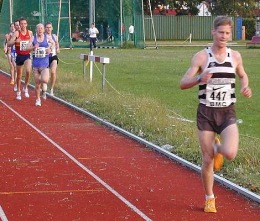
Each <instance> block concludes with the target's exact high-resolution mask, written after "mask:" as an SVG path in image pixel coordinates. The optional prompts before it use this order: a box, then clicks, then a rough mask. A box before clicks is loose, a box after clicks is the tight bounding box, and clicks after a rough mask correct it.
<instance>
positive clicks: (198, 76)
mask: <svg viewBox="0 0 260 221" xmlns="http://www.w3.org/2000/svg"><path fill="white" fill-rule="evenodd" d="M196 80H197V81H198V83H200V82H201V76H200V75H197V76H196Z"/></svg>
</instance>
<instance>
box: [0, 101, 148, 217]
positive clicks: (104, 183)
mask: <svg viewBox="0 0 260 221" xmlns="http://www.w3.org/2000/svg"><path fill="white" fill-rule="evenodd" d="M0 102H1V103H2V104H4V105H5V106H6V107H7V108H8V109H9V110H11V111H12V112H13V113H14V114H15V115H17V116H18V117H19V118H20V119H22V120H23V121H24V122H25V123H27V124H28V125H29V126H30V127H32V128H33V129H34V130H36V131H37V132H38V133H39V134H40V135H42V136H43V137H44V138H45V139H46V140H48V141H49V142H50V143H51V144H53V145H54V146H55V147H56V148H57V149H59V150H60V151H61V152H62V153H64V154H65V155H66V156H67V157H68V158H70V159H71V160H72V161H73V162H74V163H76V164H77V165H78V166H79V167H80V168H82V169H83V170H84V171H86V172H87V173H88V174H89V175H91V176H92V177H93V178H94V179H95V180H97V181H98V182H99V183H100V184H102V185H103V186H104V187H105V188H106V189H108V190H109V191H110V192H111V193H113V194H114V195H115V196H116V197H117V198H119V199H120V200H121V201H122V202H123V203H124V204H126V205H127V206H128V207H130V208H131V209H132V210H133V211H134V212H136V213H137V214H138V215H139V216H141V217H142V218H143V219H144V220H147V221H151V220H152V219H150V218H149V217H148V216H146V215H145V214H144V213H143V212H142V211H140V210H139V209H138V208H137V207H136V206H135V205H133V204H132V203H131V202H129V201H128V200H127V199H126V198H124V197H123V196H122V195H120V194H119V193H118V192H117V191H116V190H114V189H113V188H112V187H111V186H109V185H108V184H107V183H106V182H105V181H103V180H102V179H101V178H99V177H98V176H97V175H96V174H95V173H93V172H92V171H91V170H89V169H88V168H87V167H85V166H84V165H83V164H82V163H80V162H79V161H78V160H77V159H76V158H75V157H73V156H72V155H70V154H69V153H68V152H67V151H66V150H64V149H63V148H62V147H61V146H60V145H58V144H57V143H55V142H54V141H53V140H52V139H50V138H49V137H48V136H47V135H45V134H44V133H43V132H42V131H41V130H39V129H38V128H37V127H35V126H34V125H33V124H31V123H30V122H29V121H28V120H26V119H25V118H24V117H23V116H21V115H20V114H19V113H18V112H16V111H15V110H14V109H12V108H11V107H10V106H8V104H6V103H5V102H3V101H2V100H1V99H0ZM4 221H6V220H4Z"/></svg>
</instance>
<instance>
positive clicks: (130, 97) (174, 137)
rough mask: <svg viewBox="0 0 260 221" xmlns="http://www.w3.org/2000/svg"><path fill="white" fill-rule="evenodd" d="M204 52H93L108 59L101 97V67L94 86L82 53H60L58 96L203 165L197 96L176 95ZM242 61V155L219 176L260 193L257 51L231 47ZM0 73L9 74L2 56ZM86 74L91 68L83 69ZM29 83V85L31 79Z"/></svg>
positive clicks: (188, 49)
mask: <svg viewBox="0 0 260 221" xmlns="http://www.w3.org/2000/svg"><path fill="white" fill-rule="evenodd" d="M203 47H204V46H203V45H201V46H197V47H195V46H194V47H190V45H189V46H186V47H185V46H183V45H182V47H177V46H171V47H166V46H164V47H159V49H97V50H95V51H94V54H95V55H97V56H104V57H109V58H110V60H111V63H110V64H107V65H106V80H107V82H106V84H105V88H104V91H102V75H101V73H102V64H98V63H95V64H94V74H93V81H92V82H90V80H89V72H88V73H87V75H86V78H84V77H83V63H82V61H81V60H80V59H79V55H80V54H81V53H85V54H87V53H89V50H88V49H87V48H85V49H63V50H62V51H61V54H60V55H59V58H60V62H59V67H58V81H57V85H56V86H57V87H56V90H55V93H56V95H57V96H60V97H62V98H63V99H65V100H67V101H69V102H71V103H73V104H76V105H78V106H80V107H83V108H84V109H86V110H88V111H90V112H92V113H94V114H96V115H97V116H99V117H101V118H104V119H106V120H108V121H110V122H111V123H114V124H116V125H117V126H120V127H122V128H124V129H126V130H128V131H130V132H132V133H134V134H136V135H138V136H140V137H143V138H144V139H146V140H148V141H151V142H153V143H155V144H157V145H159V146H163V145H166V144H168V145H171V146H172V150H171V151H172V152H173V153H175V154H177V155H179V156H181V157H183V158H185V159H187V160H189V161H191V162H193V163H195V164H197V165H200V164H201V158H200V149H199V144H198V138H197V129H196V124H195V120H196V109H197V104H198V100H197V90H198V88H197V87H195V88H192V89H189V90H184V91H182V90H180V89H179V82H180V79H181V78H182V76H183V74H184V73H185V71H186V70H187V68H188V67H189V65H190V60H191V58H192V56H193V55H194V53H196V52H197V51H198V50H200V49H202V48H203ZM233 49H235V50H239V51H240V52H241V54H242V57H243V59H244V66H245V69H246V71H247V73H248V75H249V79H250V86H251V88H252V90H253V97H252V98H250V99H247V98H244V97H242V96H241V95H240V94H239V81H237V99H238V102H237V105H236V107H237V117H238V118H239V119H242V121H243V123H241V124H239V130H240V149H239V153H238V156H237V158H236V159H235V160H234V161H233V162H227V161H226V162H225V166H224V168H223V169H222V170H221V171H220V173H219V174H220V175H223V176H224V177H225V178H227V179H229V180H231V181H233V182H235V183H237V184H239V185H242V186H243V187H246V188H248V189H250V190H251V191H254V192H256V193H258V194H259V193H260V160H259V159H260V148H259V147H260V127H259V122H260V115H259V110H260V102H259V100H260V92H259V86H258V85H259V84H260V75H259V74H258V71H259V69H260V65H259V64H260V63H259V57H260V50H259V49H246V48H245V46H243V47H234V48H233ZM1 58H2V59H1V61H0V68H1V69H3V70H8V66H7V63H6V60H4V55H3V54H2V55H1ZM87 70H89V64H88V65H87ZM32 83H33V79H32Z"/></svg>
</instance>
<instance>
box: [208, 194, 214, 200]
mask: <svg viewBox="0 0 260 221" xmlns="http://www.w3.org/2000/svg"><path fill="white" fill-rule="evenodd" d="M214 198H215V196H214V194H212V195H209V196H207V195H206V200H209V199H214Z"/></svg>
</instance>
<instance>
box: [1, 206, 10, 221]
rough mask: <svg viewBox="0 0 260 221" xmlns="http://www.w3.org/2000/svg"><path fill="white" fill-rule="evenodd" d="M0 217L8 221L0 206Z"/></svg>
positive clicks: (3, 220)
mask: <svg viewBox="0 0 260 221" xmlns="http://www.w3.org/2000/svg"><path fill="white" fill-rule="evenodd" d="M0 218H1V220H2V221H8V219H7V217H6V215H5V212H4V210H3V208H2V207H1V206H0Z"/></svg>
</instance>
